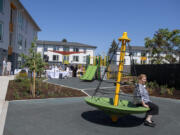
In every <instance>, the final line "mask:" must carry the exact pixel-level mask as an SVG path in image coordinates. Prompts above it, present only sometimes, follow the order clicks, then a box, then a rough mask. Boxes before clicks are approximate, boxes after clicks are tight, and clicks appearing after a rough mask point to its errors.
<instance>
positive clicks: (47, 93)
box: [6, 80, 87, 101]
mask: <svg viewBox="0 0 180 135" xmlns="http://www.w3.org/2000/svg"><path fill="white" fill-rule="evenodd" d="M82 96H87V95H86V94H85V93H83V92H81V91H79V90H75V89H71V88H66V87H62V86H59V85H53V84H48V83H46V82H43V83H41V84H39V85H36V97H35V98H33V97H32V94H31V92H30V90H29V88H28V87H27V86H23V85H22V84H21V83H18V82H16V81H15V80H12V81H9V86H8V90H7V94H6V100H9V101H10V100H24V99H44V98H62V97H82Z"/></svg>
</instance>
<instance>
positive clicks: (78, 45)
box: [36, 40, 97, 48]
mask: <svg viewBox="0 0 180 135" xmlns="http://www.w3.org/2000/svg"><path fill="white" fill-rule="evenodd" d="M36 43H37V44H40V45H58V46H69V47H70V46H75V47H86V48H97V47H96V46H92V45H87V44H82V43H77V42H61V41H47V40H38V41H36Z"/></svg>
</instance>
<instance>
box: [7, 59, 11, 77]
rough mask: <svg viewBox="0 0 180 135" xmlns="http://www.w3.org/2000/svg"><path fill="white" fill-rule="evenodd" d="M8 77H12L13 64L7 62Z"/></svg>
mask: <svg viewBox="0 0 180 135" xmlns="http://www.w3.org/2000/svg"><path fill="white" fill-rule="evenodd" d="M7 75H11V62H10V61H8V62H7Z"/></svg>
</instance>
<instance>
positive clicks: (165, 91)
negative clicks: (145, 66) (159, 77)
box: [160, 85, 168, 95]
mask: <svg viewBox="0 0 180 135" xmlns="http://www.w3.org/2000/svg"><path fill="white" fill-rule="evenodd" d="M160 89H161V90H160V94H161V95H164V94H166V93H167V91H168V87H167V85H162V86H161V87H160Z"/></svg>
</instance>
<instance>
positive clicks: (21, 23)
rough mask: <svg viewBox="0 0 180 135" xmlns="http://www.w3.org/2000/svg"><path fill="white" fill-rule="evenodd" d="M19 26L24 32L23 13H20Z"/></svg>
mask: <svg viewBox="0 0 180 135" xmlns="http://www.w3.org/2000/svg"><path fill="white" fill-rule="evenodd" d="M18 25H19V28H20V29H21V30H23V26H24V19H23V14H22V12H18Z"/></svg>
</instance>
